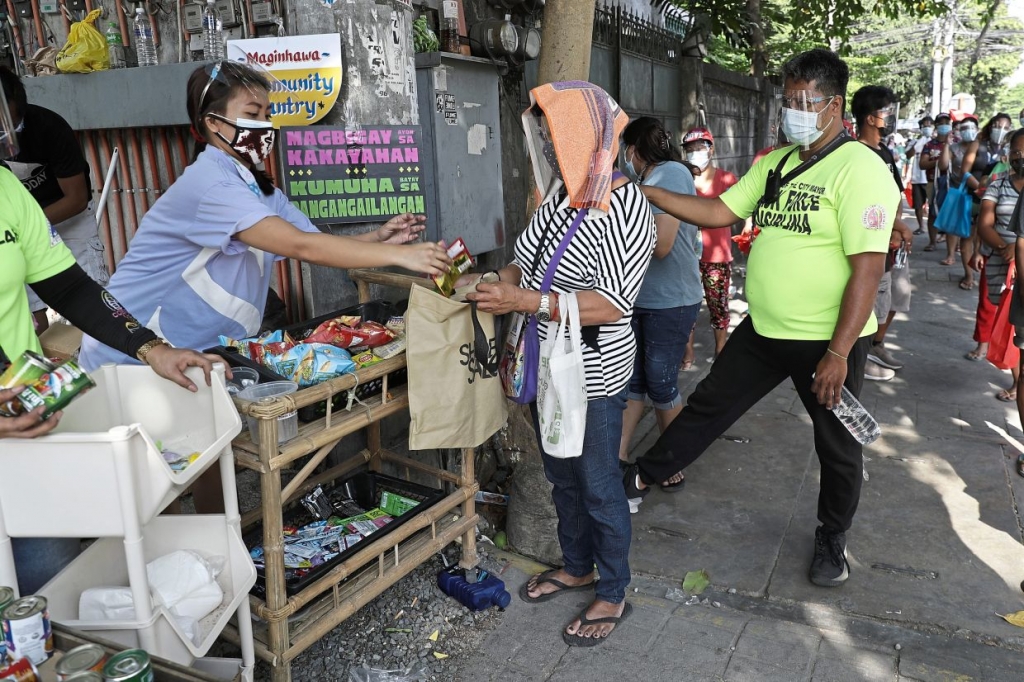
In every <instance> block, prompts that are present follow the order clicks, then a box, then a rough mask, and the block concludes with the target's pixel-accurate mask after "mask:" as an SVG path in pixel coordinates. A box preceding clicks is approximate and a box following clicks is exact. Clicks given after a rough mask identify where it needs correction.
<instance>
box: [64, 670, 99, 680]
mask: <svg viewBox="0 0 1024 682" xmlns="http://www.w3.org/2000/svg"><path fill="white" fill-rule="evenodd" d="M64 682H103V675H100V674H99V673H97V672H93V671H92V670H84V671H82V672H80V673H74V674H73V675H72V676H71V677H65V678H64Z"/></svg>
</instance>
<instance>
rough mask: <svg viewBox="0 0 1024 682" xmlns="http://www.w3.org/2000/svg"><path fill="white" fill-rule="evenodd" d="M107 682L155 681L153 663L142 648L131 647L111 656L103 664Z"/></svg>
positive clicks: (104, 676)
mask: <svg viewBox="0 0 1024 682" xmlns="http://www.w3.org/2000/svg"><path fill="white" fill-rule="evenodd" d="M103 679H104V680H105V681H106V682H153V665H152V664H151V663H150V661H149V654H147V653H146V652H145V651H143V650H142V649H129V650H128V651H122V652H121V653H119V654H115V655H114V656H111V658H110V660H109V661H107V664H106V665H105V666H103Z"/></svg>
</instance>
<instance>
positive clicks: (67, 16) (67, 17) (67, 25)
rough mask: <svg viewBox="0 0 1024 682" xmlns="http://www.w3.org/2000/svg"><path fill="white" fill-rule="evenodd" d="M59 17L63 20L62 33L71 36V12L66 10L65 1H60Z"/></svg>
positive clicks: (66, 4)
mask: <svg viewBox="0 0 1024 682" xmlns="http://www.w3.org/2000/svg"><path fill="white" fill-rule="evenodd" d="M59 6H60V16H61V18H62V19H64V33H65V34H66V35H71V12H70V11H69V10H68V3H67V0H60V2H59Z"/></svg>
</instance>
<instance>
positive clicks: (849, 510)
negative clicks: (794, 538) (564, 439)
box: [637, 317, 870, 531]
mask: <svg viewBox="0 0 1024 682" xmlns="http://www.w3.org/2000/svg"><path fill="white" fill-rule="evenodd" d="M869 343H870V339H869V337H867V336H865V337H863V338H861V339H860V340H858V341H857V343H856V344H855V345H854V347H853V350H852V351H850V356H849V361H848V363H847V375H846V388H848V389H849V390H850V391H851V392H852V393H853V394H854V395H856V396H858V397H860V389H861V385H862V384H863V383H864V363H865V361H866V359H867V352H868V344H869ZM826 348H828V341H787V340H780V339H769V338H767V337H764V336H761V335H760V334H758V333H757V332H756V331H754V325H753V323H752V322H751V321H750V318H749V317H748V318H747V319H745V320H744V321H743V322H742V323H741V324H740V325H739V326H738V327H737V328H736V331H734V332H733V334H732V336H731V337H730V338H729V341H728V343H726V344H725V348H723V349H722V353H721V355H719V356H718V359H717V360H715V364H714V365H713V366H712V367H711V373H710V374H708V376H707V377H705V379H704V380H703V381H701V382H700V383H699V384H698V385H697V388H696V389H695V390H694V391H693V393H692V394H691V395H690V397H689V399H688V400H687V402H686V407H684V408H683V411H682V412H680V413H679V416H677V417H676V418H675V419H674V420H673V421H672V423H671V424H669V426H668V428H667V429H665V433H663V434H661V437H660V438H659V439H658V442H657V443H655V444H654V447H652V448H651V449H650V450H648V451H647V452H646V453H644V455H643V456H641V457H640V458H639V459H638V460H637V464H638V465H639V468H640V477H641V479H642V480H643V481H644V482H645V483H647V484H648V485H650V484H656V483H661V482H662V481H665V480H667V479H668V478H670V477H671V476H672V475H673V474H675V473H676V472H678V471H681V470H683V469H685V468H686V467H688V466H689V465H690V464H691V463H693V461H694V460H696V459H697V458H698V457H700V456H701V455H702V454H703V453H704V451H705V450H707V449H708V446H710V445H711V444H712V443H713V442H714V441H715V439H717V438H718V437H719V436H720V435H722V434H723V433H724V432H725V430H726V429H727V428H729V427H730V426H731V425H732V424H733V423H734V422H735V421H736V420H737V419H739V418H740V417H741V416H742V415H743V414H744V413H745V412H746V411H747V410H749V409H750V408H751V407H753V406H754V404H755V403H757V401H759V400H760V399H761V398H763V397H764V396H766V395H768V393H770V392H771V391H772V390H773V389H774V388H775V387H776V386H778V385H779V384H780V383H782V381H783V380H784V379H785V378H786V377H789V378H790V379H791V380H792V381H793V385H794V387H796V390H797V393H798V394H799V395H800V400H801V401H802V402H803V404H804V408H805V409H806V410H807V413H808V414H809V415H810V416H811V421H812V422H813V423H814V448H815V450H816V451H817V453H818V461H819V462H821V489H820V491H819V493H818V519H819V520H820V521H821V522H822V523H823V524H825V525H826V526H828V527H829V528H831V529H834V530H840V531H846V530H848V529H849V528H850V525H851V524H852V523H853V515H854V514H855V513H856V511H857V503H858V501H859V500H860V486H861V482H862V477H863V475H864V474H863V467H864V461H863V458H862V453H861V451H862V447H863V446H861V444H860V443H858V442H857V440H856V439H855V438H854V437H853V436H851V435H850V432H849V431H847V430H846V427H844V426H843V425H842V423H841V422H840V421H839V419H837V418H836V416H835V415H834V414H833V413H832V412H831V411H830V410H829V409H827V408H826V407H825V406H823V405H821V404H819V403H818V399H817V397H816V396H815V395H814V393H812V392H811V382H812V381H813V379H812V375H813V374H814V372H815V370H816V369H817V366H818V362H820V361H821V359H822V357H824V355H825V353H826V350H825V349H826Z"/></svg>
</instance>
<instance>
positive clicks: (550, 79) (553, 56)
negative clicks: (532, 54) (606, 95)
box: [537, 0, 596, 85]
mask: <svg viewBox="0 0 1024 682" xmlns="http://www.w3.org/2000/svg"><path fill="white" fill-rule="evenodd" d="M595 5H596V3H595V2H594V0H548V2H547V4H546V5H545V6H544V27H543V32H542V35H541V48H540V61H539V62H538V63H537V85H544V84H545V83H557V82H559V81H587V80H590V46H591V43H592V42H593V38H594V7H595Z"/></svg>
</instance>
